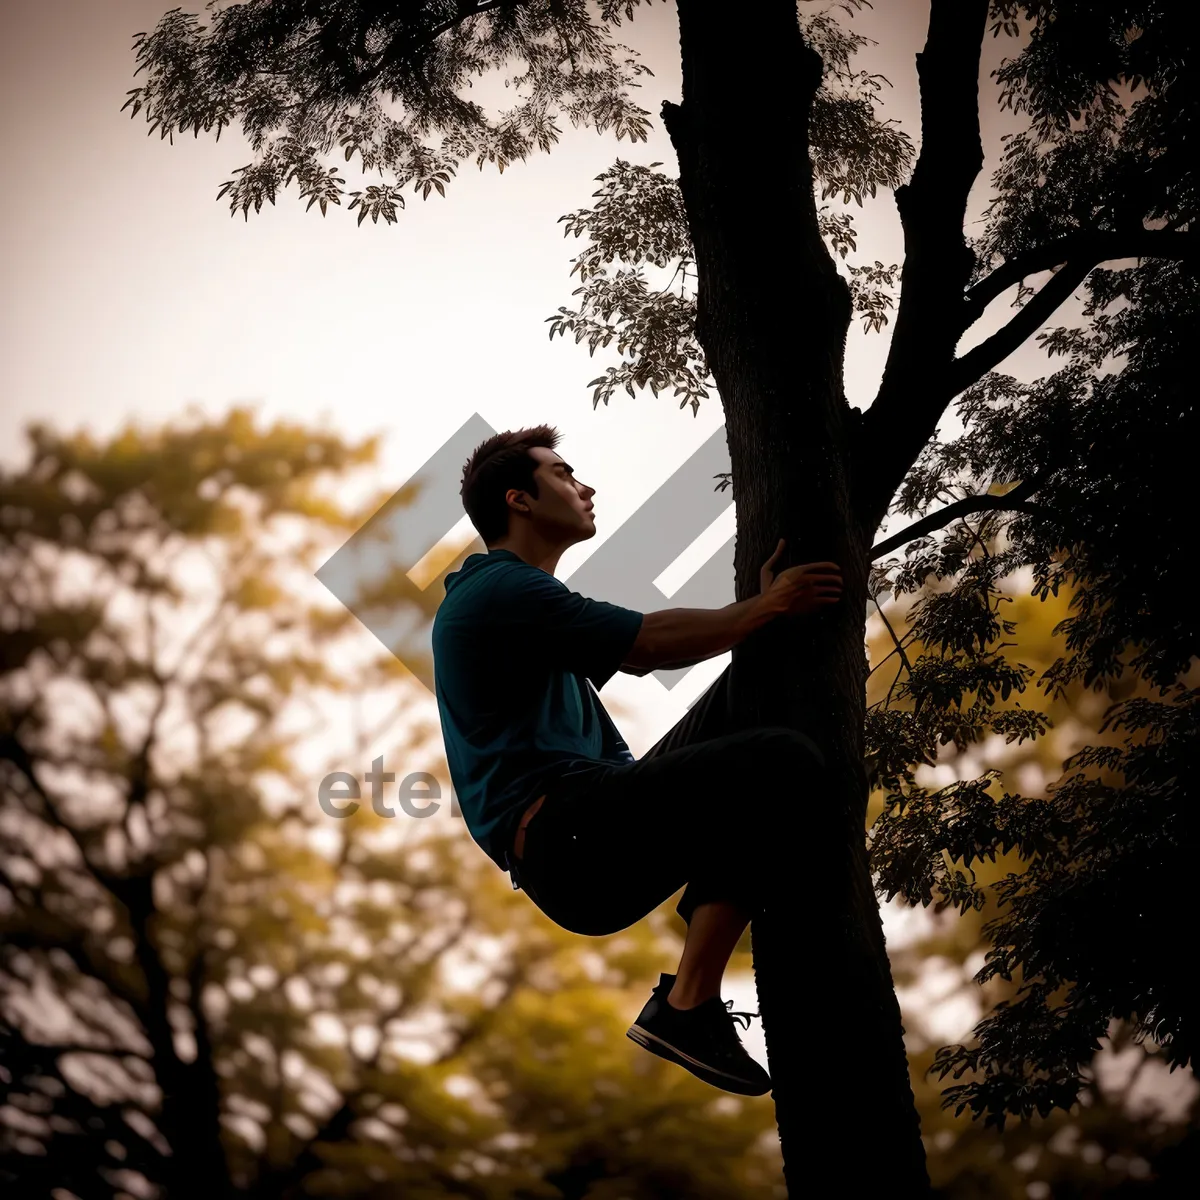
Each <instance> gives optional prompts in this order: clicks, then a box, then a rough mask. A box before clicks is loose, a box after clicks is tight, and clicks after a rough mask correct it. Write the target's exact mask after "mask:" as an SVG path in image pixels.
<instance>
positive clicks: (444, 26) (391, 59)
mask: <svg viewBox="0 0 1200 1200" xmlns="http://www.w3.org/2000/svg"><path fill="white" fill-rule="evenodd" d="M522 3H528V0H485V2H484V3H482V4H477V5H475V7H474V8H472V9H469V10H467V11H466V12H459V13H458V14H456V15H455V16H454V17H453V18H451V19H450V20H449V21H443V22H442V23H441V24H440V25H435V26H434V27H433V28H432V29H429V30H426V31H425V33H423V34H422V35H421V36H420V37H418V38H416V39H415V40H414V39H413V38H412V37H411V31H408V30H403V29H402V30H400V31H399V32H397V33H396V34H394V35H393V36H392V39H391V41H389V42H388V44H387V45H386V46H385V47H384V48H383V50H382V52H381V53H380V55H379V60H378V61H377V62H375V63H374V64H373V65H372V66H369V67H368V68H367V69H366V70H365V71H360V72H359V73H358V74H357V75H356V76H355V77H354V78H353V79H352V80H351V81H350V86H351V89H352V91H353V93H354V95H355V96H358V95H360V94H361V93H362V89H363V88H365V87H366V86H367V85H368V84H369V83H374V82H375V80H376V79H378V78H379V76H380V75H381V74H382V73H383V72H384V71H386V70H387V68H388V67H391V66H395V64H396V63H398V62H399V61H400V59H401V58H403V57H405V56H406V55H409V56H415V55H417V54H418V53H419V52H420V51H421V50H424V49H425V48H426V47H427V46H430V45H432V44H433V43H434V42H435V41H436V40H437V39H438V38H439V37H441V36H442V34H443V33H445V32H446V31H447V30H448V29H453V28H454V27H455V26H456V25H461V24H462V23H463V22H464V21H466V20H469V19H470V18H471V17H477V16H479V15H480V14H482V13H485V12H487V11H488V10H489V9H492V8H499V7H500V6H501V5H502V4H508V5H509V7H510V8H516V7H518V6H519V5H520V4H522ZM406 33H409V35H410V36H409V37H407V38H406V37H405V34H406Z"/></svg>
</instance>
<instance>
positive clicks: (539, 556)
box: [487, 535, 567, 575]
mask: <svg viewBox="0 0 1200 1200" xmlns="http://www.w3.org/2000/svg"><path fill="white" fill-rule="evenodd" d="M493 550H508V551H509V552H510V553H512V554H515V555H516V556H517V557H518V558H519V559H521V560H522V561H523V562H527V563H529V565H530V566H532V567H539V568H540V569H541V570H543V571H545V572H546V574H547V575H553V574H554V572H555V571H556V570H557V569H558V560H559V559H560V558H562V556H563V553H564V552H565V551H566V550H567V547H566V546H562V545H557V544H554V545H552V544H550V543H548V542H545V541H544V540H543V539H541V538H539V537H536V536H529V535H526V536H520V535H517V536H511V535H510V536H509V537H506V538H501V539H500V541H498V542H493V543H492V545H490V546H488V547H487V551H488V553H489V554H490V553H491V552H492V551H493Z"/></svg>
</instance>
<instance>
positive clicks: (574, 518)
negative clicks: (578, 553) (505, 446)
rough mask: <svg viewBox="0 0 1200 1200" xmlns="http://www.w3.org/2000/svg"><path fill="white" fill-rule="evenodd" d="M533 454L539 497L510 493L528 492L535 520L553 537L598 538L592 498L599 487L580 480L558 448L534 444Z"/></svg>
mask: <svg viewBox="0 0 1200 1200" xmlns="http://www.w3.org/2000/svg"><path fill="white" fill-rule="evenodd" d="M529 454H530V457H532V458H533V459H534V460H535V461H536V462H537V464H538V465H537V467H536V469H535V470H534V473H533V476H534V478H535V479H536V480H537V485H538V494H537V498H536V499H535V498H534V497H533V496H529V495H528V494H525V493H510V495H512V494H522V495H524V496H525V499H526V500H527V501H528V502H529V507H530V511H531V513H532V514H533V519H534V521H535V522H536V523H537V524H538V525H539V526H540V527H541V528H542V529H543V530H545V531H546V532H547V533H549V534H551V535H552V536H554V535H559V536H561V535H562V534H566V535H568V537H569V539H570V541H572V542H582V541H586V540H587V539H588V538H591V537H595V536H596V520H595V517H594V516H593V515H592V507H593V506H592V497H593V496H594V495H595V494H596V489H595V488H591V487H588V485H587V484H586V483H580V482H579V480H578V479H576V478H575V476H574V474H573V473H572V471H571V466H570V464H569V463H567V462H566V461H565V460H564V459H563V458H562V456H561V455H560V454H558V453H557V452H555V451H554V450H550V449H548V448H547V447H545V446H534V447H533V448H532V449H531V450H530V451H529Z"/></svg>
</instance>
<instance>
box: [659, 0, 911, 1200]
mask: <svg viewBox="0 0 1200 1200" xmlns="http://www.w3.org/2000/svg"><path fill="white" fill-rule="evenodd" d="M678 11H679V22H680V48H681V56H682V65H683V100H682V104H681V105H680V106H675V105H671V104H665V105H664V106H663V120H664V123H665V125H666V127H667V130H668V132H669V134H670V136H671V140H672V142H673V143H674V145H675V149H676V152H677V154H678V157H679V169H680V188H681V191H682V194H683V199H684V203H685V207H686V211H687V217H688V222H689V226H690V229H691V235H692V240H693V244H694V247H695V253H696V264H697V270H698V276H699V291H698V296H697V304H698V311H697V328H696V332H697V337H698V339H699V341H700V344H701V345H702V346H703V348H704V351H705V355H706V356H707V359H708V365H709V368H710V369H711V371H712V373H713V377H714V378H715V380H716V382H717V386H718V388H719V389H720V394H721V398H722V402H723V404H724V408H725V418H726V421H725V425H726V436H727V438H728V442H729V456H730V464H731V467H732V472H733V478H732V485H733V495H734V500H735V503H736V505H737V514H738V529H737V543H736V553H735V570H736V582H737V596H738V598H739V599H744V598H745V597H747V596H750V595H753V594H754V593H755V592H757V590H758V572H759V567H760V566H761V564H762V563H763V562H764V561H765V560H766V559H767V558H768V557H769V556H770V554H771V552H772V551H773V549H774V547H775V544H776V542H777V540H778V539H779V538H780V537H786V538H787V540H788V546H787V549H786V551H785V555H786V558H785V560H783V561H781V564H780V565H790V564H793V563H797V562H806V561H808V562H811V561H823V560H832V561H835V562H837V563H839V564H840V566H841V567H842V571H843V575H844V580H845V589H844V598H843V602H842V604H840V605H839V606H838V607H837V609H836V610H832V611H830V612H827V613H824V614H822V615H821V616H819V617H817V618H808V619H806V620H803V621H786V620H784V621H777V622H773V623H772V625H771V626H770V627H768V628H766V629H764V630H762V631H761V632H760V634H758V635H756V636H755V637H754V638H752V639H750V640H749V641H747V642H746V643H744V644H743V645H742V646H740V647H738V649H737V650H735V651H734V656H733V687H734V696H735V704H737V706H738V707H739V709H740V712H741V714H742V715H743V716H745V717H747V718H749V719H751V720H752V721H753V722H754V723H755V724H765V725H782V726H788V727H791V728H796V729H802V730H804V731H806V732H808V733H810V734H811V735H812V736H814V737H815V738H816V739H817V740H818V741H819V743H820V744H821V745H822V746H823V748H824V749H825V752H826V755H827V758H828V763H829V770H828V772H827V774H826V776H825V778H823V779H822V780H820V781H819V786H817V787H813V786H809V784H811V783H812V782H813V781H806V780H804V779H800V780H780V781H779V784H778V786H779V787H780V788H783V789H785V791H786V794H787V795H788V796H789V797H794V799H795V806H794V808H793V809H792V810H791V813H790V815H789V816H788V817H787V818H786V820H787V823H788V824H787V827H786V828H785V829H783V830H781V831H780V836H782V837H785V838H787V839H788V841H789V844H790V845H791V846H793V847H794V848H795V853H796V854H797V855H798V856H801V858H802V862H803V871H797V872H796V873H795V874H794V875H793V876H791V878H790V879H789V880H787V881H786V882H787V883H789V884H792V883H794V881H795V880H799V879H803V880H804V881H805V884H806V885H807V886H806V887H804V888H803V889H797V888H795V887H794V886H793V887H791V888H790V889H788V890H786V891H784V890H783V888H782V886H781V888H780V892H779V896H778V899H777V900H776V901H775V902H774V903H773V904H772V906H771V909H770V911H769V912H768V913H767V914H764V916H763V917H762V918H760V919H759V920H757V921H756V922H755V923H754V928H753V934H752V936H753V947H754V960H755V973H756V978H757V983H758V992H759V998H760V1004H761V1012H762V1015H763V1023H764V1031H765V1034H766V1039H767V1051H768V1054H769V1056H770V1064H771V1072H772V1077H773V1080H774V1085H775V1086H774V1096H775V1105H776V1114H777V1118H778V1122H779V1133H780V1140H781V1144H782V1149H783V1155H784V1173H785V1177H786V1179H787V1182H788V1186H789V1191H790V1192H791V1194H793V1195H799V1194H801V1192H802V1191H803V1190H804V1187H805V1184H806V1183H807V1181H808V1180H809V1179H810V1178H811V1177H812V1175H813V1174H814V1173H815V1172H816V1171H818V1170H819V1171H820V1172H821V1173H822V1174H824V1173H827V1172H828V1171H829V1170H830V1169H831V1164H830V1163H829V1161H828V1157H827V1156H828V1150H829V1148H831V1147H834V1146H840V1145H843V1144H844V1136H845V1129H846V1122H847V1121H848V1120H851V1119H854V1120H856V1121H859V1122H860V1123H861V1125H862V1127H863V1129H864V1134H863V1140H864V1142H866V1141H867V1140H868V1139H869V1142H870V1148H869V1150H867V1149H866V1148H865V1147H864V1150H863V1152H861V1153H854V1154H851V1155H849V1156H848V1157H847V1158H846V1160H845V1161H844V1162H841V1163H838V1164H833V1165H832V1169H833V1170H835V1171H836V1172H837V1184H836V1188H837V1190H838V1192H839V1193H842V1194H848V1195H869V1194H871V1192H872V1191H873V1190H874V1189H881V1190H882V1189H886V1193H887V1194H888V1195H891V1196H921V1195H925V1194H927V1192H928V1188H929V1181H928V1176H927V1174H926V1170H925V1155H924V1148H923V1146H922V1142H921V1138H920V1123H919V1119H918V1117H917V1113H916V1108H915V1105H914V1101H913V1094H912V1089H911V1086H910V1084H909V1079H908V1062H907V1057H906V1055H905V1049H904V1040H903V1028H902V1026H901V1024H900V1010H899V1005H898V1004H897V1001H896V997H895V990H894V987H893V985H892V979H891V970H890V967H889V964H888V959H887V954H886V950H885V947H884V940H883V933H882V928H881V925H880V917H879V907H878V903H877V901H876V899H875V894H874V889H873V887H872V885H871V878H870V872H869V868H868V863H867V854H866V839H865V822H866V803H867V786H866V778H865V773H864V769H863V721H864V709H865V679H866V657H865V646H864V641H865V638H864V628H863V614H864V612H865V609H866V602H867V570H868V565H869V563H868V560H869V548H870V537H871V534H872V533H873V532H874V529H873V528H871V529H867V528H864V522H863V521H861V520H860V519H859V518H858V516H857V514H856V513H855V511H854V497H853V492H852V485H853V480H852V478H851V463H852V461H853V458H852V452H853V450H854V448H855V440H856V438H857V435H858V431H859V416H858V414H857V413H855V412H854V411H853V410H851V409H850V408H849V406H848V405H847V404H846V400H845V396H844V392H843V387H842V362H843V355H844V351H845V339H846V331H847V329H848V327H849V323H850V297H849V290H848V288H847V286H846V284H845V282H844V281H843V280H842V279H841V278H840V277H839V275H838V273H837V270H836V268H835V266H834V263H833V260H832V258H831V257H830V255H829V253H828V251H827V250H826V248H825V246H824V244H823V242H822V240H821V236H820V233H819V230H818V226H817V213H816V201H815V197H814V194H813V174H812V169H811V166H810V163H809V155H808V116H809V111H810V108H811V103H812V97H813V94H814V93H815V91H816V89H817V87H818V86H819V83H820V76H821V62H820V59H819V57H818V56H817V55H816V53H815V52H814V51H812V50H811V49H810V48H809V47H807V46H806V45H805V44H804V42H803V39H802V37H801V34H800V30H799V26H798V24H797V19H796V7H795V3H794V0H760V3H758V4H754V5H748V6H745V7H743V8H741V9H739V11H738V14H737V17H736V19H735V20H731V19H730V18H729V15H728V10H727V9H725V8H723V7H722V6H720V5H711V4H708V3H706V2H705V0H679V4H678ZM780 664H786V666H785V668H784V669H783V670H780V669H779V667H780ZM783 882H784V881H780V884H781V885H782V884H783ZM810 1081H811V1083H810ZM814 1146H816V1147H819V1148H820V1159H819V1160H816V1161H815V1160H814V1154H813V1147H814Z"/></svg>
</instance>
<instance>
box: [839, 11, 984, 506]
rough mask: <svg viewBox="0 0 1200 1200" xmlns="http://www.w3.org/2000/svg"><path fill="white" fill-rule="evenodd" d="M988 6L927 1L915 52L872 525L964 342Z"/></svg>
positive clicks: (866, 458) (917, 446)
mask: <svg viewBox="0 0 1200 1200" xmlns="http://www.w3.org/2000/svg"><path fill="white" fill-rule="evenodd" d="M987 12H988V3H987V0H932V3H931V5H930V9H929V32H928V35H927V37H926V41H925V47H924V49H923V50H922V51H921V52H920V53H919V54H918V55H917V77H918V81H919V84H920V93H921V152H920V154H919V155H918V157H917V163H916V167H915V168H914V170H913V176H912V180H911V182H909V183H907V184H905V185H904V186H903V187H899V188H897V189H896V208H897V209H898V210H899V213H900V220H901V224H902V226H903V229H904V274H903V278H902V280H901V285H900V298H899V301H898V302H897V305H896V324H895V331H894V333H893V335H892V342H891V346H890V348H889V350H888V359H887V365H886V367H885V368H884V373H883V379H882V380H881V381H880V386H879V392H878V395H877V396H876V398H875V401H874V403H873V404H872V405H871V407H870V408H869V409H868V410H867V412H866V413H865V415H864V417H863V421H862V444H861V457H862V462H861V468H860V469H859V470H858V471H857V477H858V479H860V480H861V481H862V482H861V484H860V487H859V491H860V494H859V496H857V497H856V505H855V507H856V508H857V509H858V511H859V513H860V514H861V516H862V518H863V519H864V522H865V523H866V524H867V525H868V526H869V527H870V528H876V527H877V526H878V525H879V522H880V520H882V518H883V515H884V513H886V511H887V506H888V504H889V502H890V501H891V498H892V496H893V495H894V494H895V491H896V488H898V487H899V486H900V483H901V481H902V480H903V479H904V476H905V474H906V473H907V472H908V468H909V467H910V466H911V465H912V463H913V462H914V461H915V459H916V457H917V455H918V454H919V453H920V450H921V447H922V446H923V445H925V443H926V442H927V441H928V440H929V438H930V437H931V436H932V435H933V432H934V430H935V429H936V428H937V423H938V420H939V419H940V417H941V415H942V412H943V411H944V409H945V407H946V405H947V404H948V403H949V401H950V399H951V397H952V395H953V392H949V391H947V390H946V389H945V387H944V386H942V384H941V381H942V380H943V379H944V378H945V374H944V373H945V371H946V370H947V369H948V368H949V367H950V364H951V363H952V362H953V359H954V349H955V346H956V345H957V343H958V339H959V337H960V336H961V332H962V327H961V324H960V319H961V307H962V304H963V293H964V291H965V289H966V286H967V283H968V281H969V279H970V277H971V274H972V272H973V270H974V267H975V257H974V255H973V253H972V252H971V250H970V248H969V247H968V246H967V243H966V237H965V235H964V232H963V223H964V220H965V217H966V207H967V197H968V195H969V194H970V191H971V187H972V185H973V184H974V182H975V179H976V177H977V176H978V174H979V171H980V169H981V168H982V166H983V143H982V140H981V138H980V133H979V60H980V49H981V46H982V44H983V37H984V32H985V29H986V25H987Z"/></svg>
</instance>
